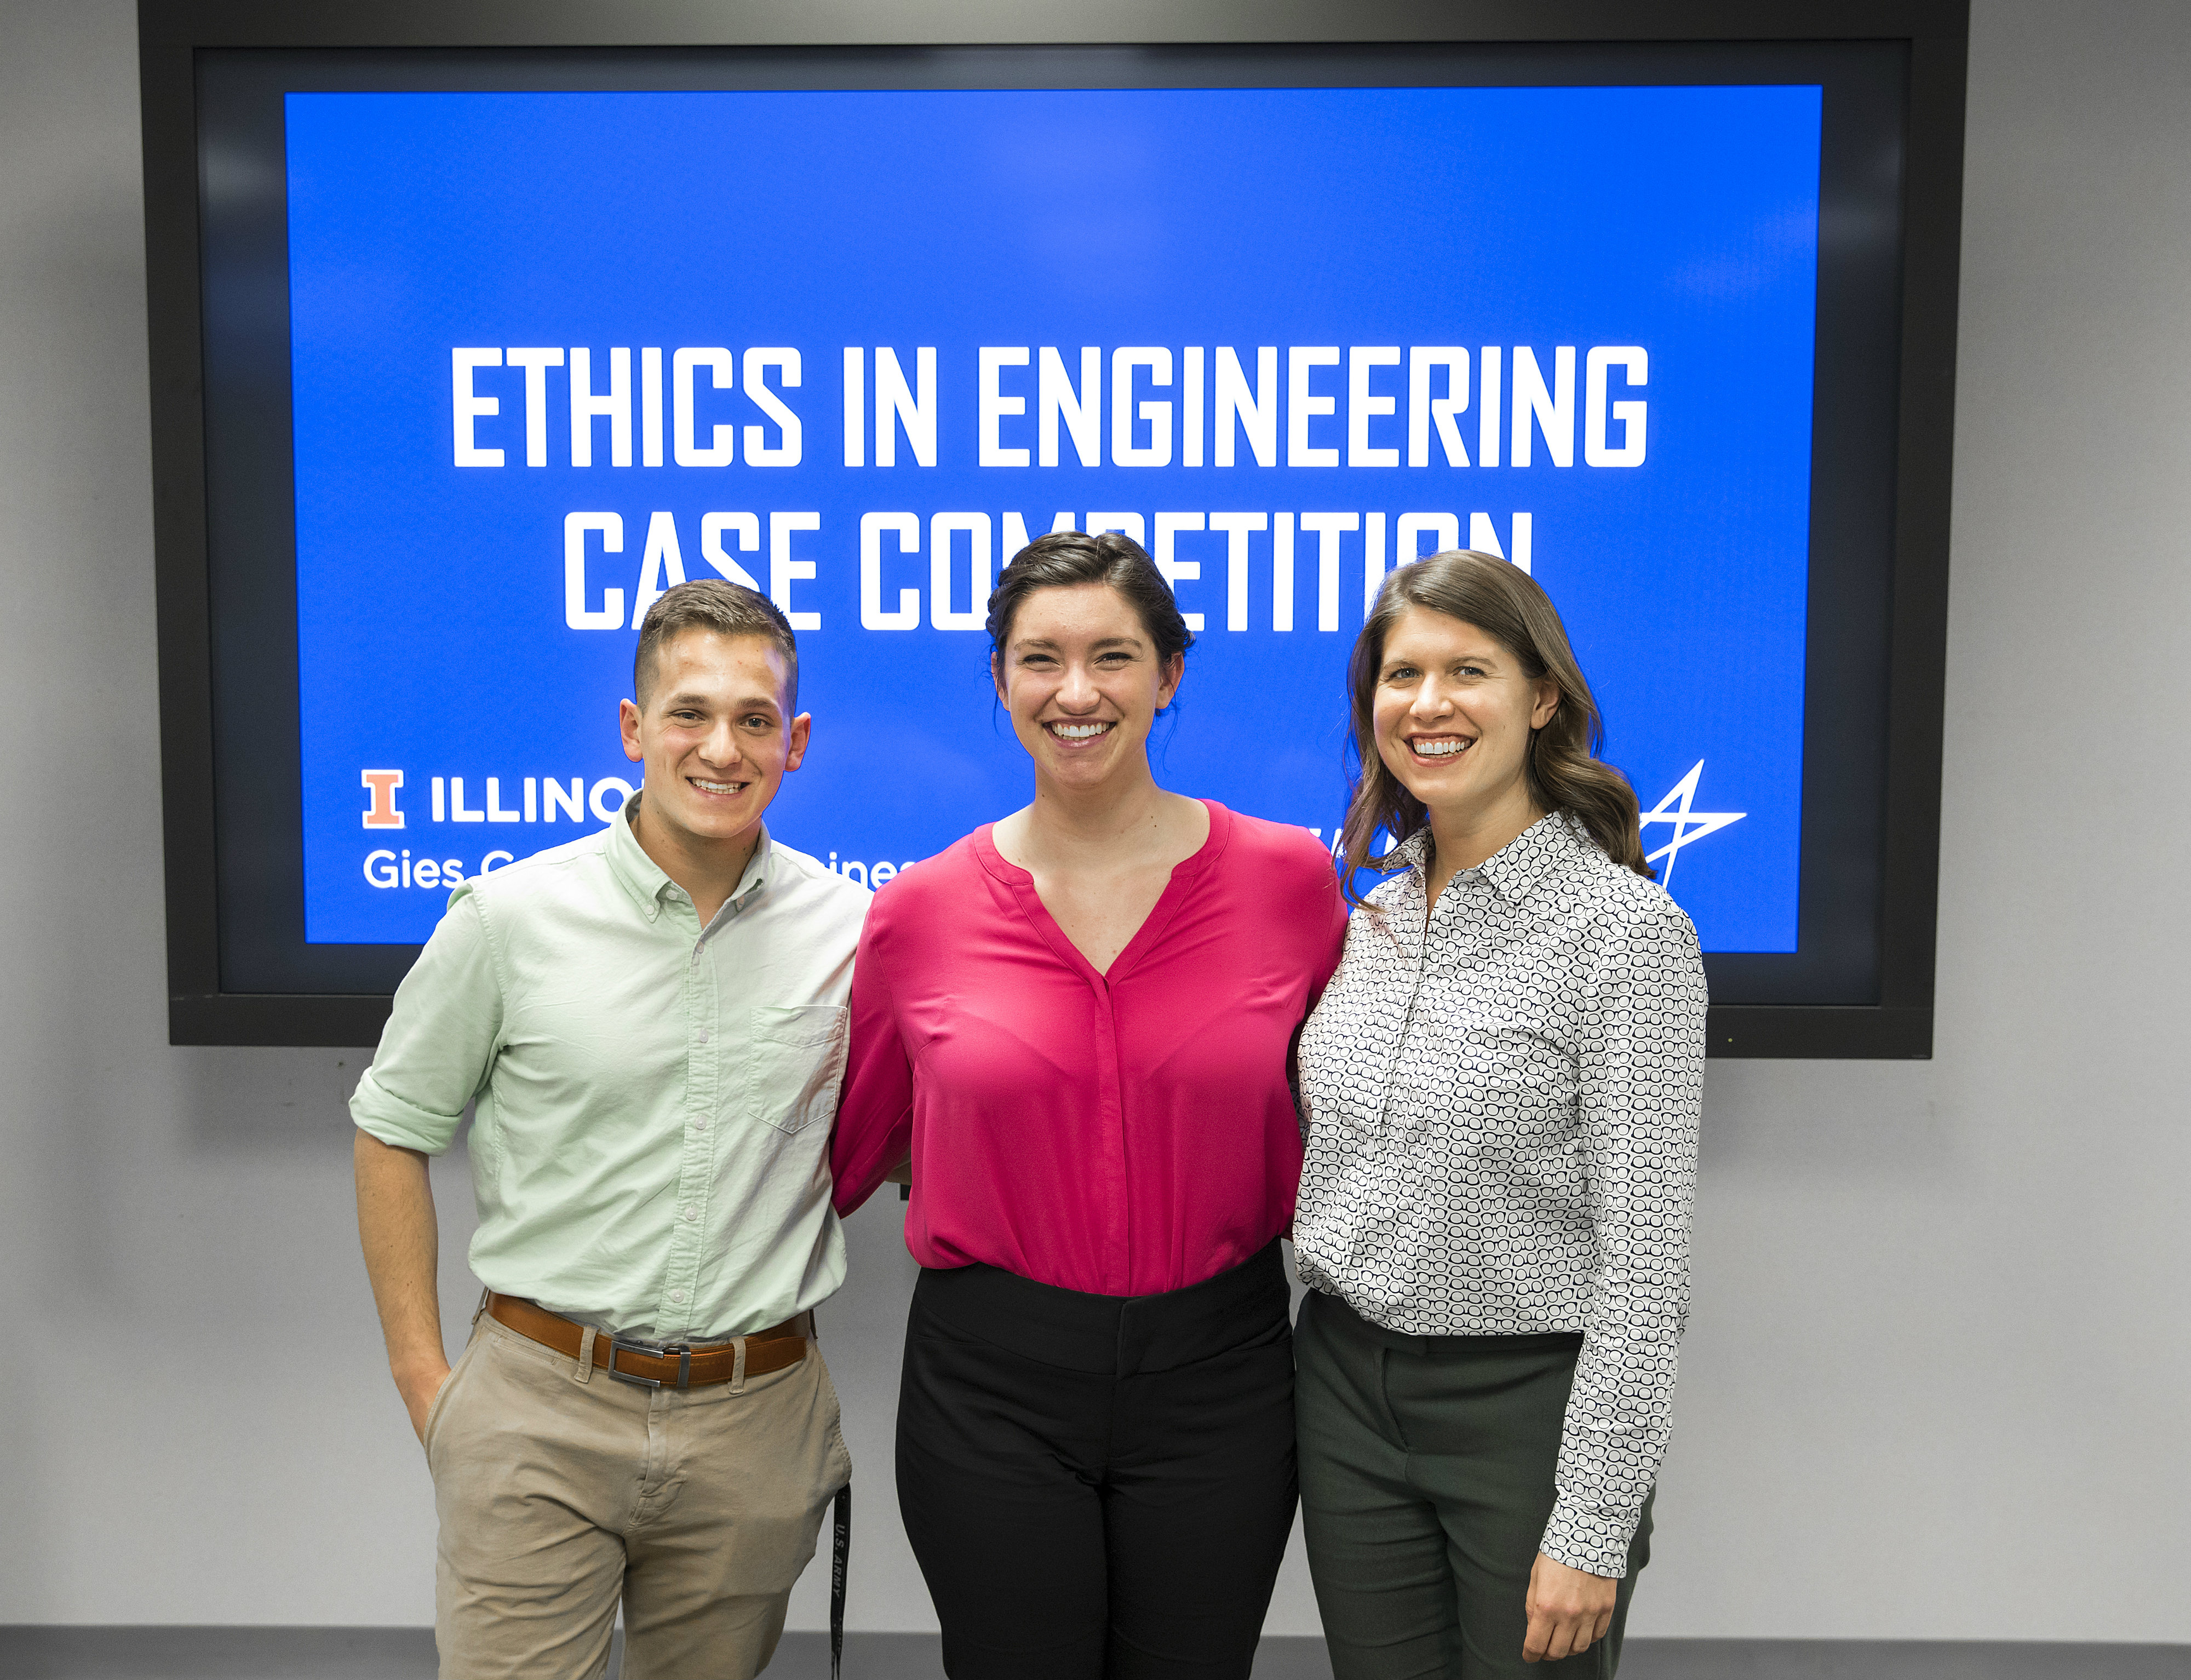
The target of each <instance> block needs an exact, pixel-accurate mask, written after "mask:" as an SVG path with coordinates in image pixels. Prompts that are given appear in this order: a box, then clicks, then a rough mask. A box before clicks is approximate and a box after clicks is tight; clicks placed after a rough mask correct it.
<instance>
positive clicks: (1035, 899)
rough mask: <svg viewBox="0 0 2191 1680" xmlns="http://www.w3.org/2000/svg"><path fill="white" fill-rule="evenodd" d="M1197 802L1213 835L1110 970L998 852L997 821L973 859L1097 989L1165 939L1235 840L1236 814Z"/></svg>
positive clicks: (976, 836) (1183, 865)
mask: <svg viewBox="0 0 2191 1680" xmlns="http://www.w3.org/2000/svg"><path fill="white" fill-rule="evenodd" d="M1199 803H1200V804H1201V806H1203V808H1204V810H1206V811H1207V812H1209V834H1206V835H1204V837H1203V841H1202V844H1201V845H1200V846H1198V847H1197V848H1196V849H1195V850H1194V851H1193V852H1192V854H1191V855H1190V856H1188V857H1182V858H1181V859H1180V861H1179V862H1178V863H1175V864H1173V865H1172V866H1171V879H1170V880H1168V881H1166V882H1165V883H1164V891H1162V892H1160V893H1158V895H1157V902H1156V903H1154V904H1152V906H1150V908H1149V913H1148V914H1147V915H1146V916H1144V917H1142V918H1141V925H1140V926H1139V927H1137V928H1135V930H1134V937H1132V938H1130V939H1129V940H1128V941H1127V942H1126V943H1125V944H1124V946H1123V947H1122V948H1120V949H1119V952H1118V955H1117V956H1115V957H1113V958H1112V959H1111V966H1110V967H1109V968H1107V969H1099V968H1097V967H1096V965H1095V964H1094V963H1091V962H1090V961H1089V960H1088V957H1087V954H1086V953H1085V952H1084V951H1083V950H1082V949H1081V948H1079V947H1078V945H1076V944H1074V943H1073V942H1072V940H1070V939H1068V938H1067V937H1066V934H1065V930H1064V929H1063V928H1061V927H1060V926H1059V925H1057V918H1056V917H1055V916H1053V915H1051V914H1050V906H1048V905H1047V904H1045V903H1043V902H1042V895H1041V894H1040V893H1039V892H1038V891H1035V886H1034V876H1033V874H1032V873H1031V872H1029V871H1028V870H1026V869H1022V868H1021V867H1020V866H1019V865H1018V864H1016V863H1013V862H1012V861H1011V860H1010V858H1008V857H1005V856H1004V853H1003V852H1001V851H998V850H997V841H996V836H995V834H994V832H993V831H994V829H996V826H997V825H996V824H995V823H983V824H982V826H981V827H980V828H978V829H975V830H974V833H973V836H972V838H973V842H974V856H975V857H976V858H977V859H979V860H980V862H981V865H982V868H983V869H985V870H987V872H988V874H989V875H990V876H991V877H992V878H993V880H998V881H999V882H1001V883H1002V884H1003V885H1004V886H1006V887H1007V888H1009V889H1010V891H1011V894H1012V897H1013V898H1014V899H1015V900H1016V901H1017V903H1018V904H1019V907H1020V913H1021V914H1022V915H1024V916H1025V917H1026V918H1027V921H1028V923H1029V925H1032V926H1033V929H1034V931H1036V932H1037V933H1039V935H1041V936H1042V940H1043V943H1044V944H1046V945H1048V946H1049V947H1050V949H1051V951H1052V952H1053V953H1054V954H1056V957H1057V959H1058V960H1059V961H1061V962H1062V963H1063V964H1065V965H1066V966H1067V967H1068V968H1071V969H1073V970H1074V971H1076V972H1078V974H1080V975H1081V976H1082V977H1084V978H1085V979H1087V980H1088V981H1090V982H1091V983H1093V984H1094V985H1096V986H1097V987H1099V988H1100V987H1107V986H1111V985H1114V984H1116V983H1117V982H1118V981H1119V980H1121V979H1123V978H1124V977H1125V976H1126V975H1128V974H1129V973H1130V972H1132V971H1133V969H1134V967H1135V965H1136V964H1138V963H1139V962H1140V961H1141V959H1142V957H1143V956H1145V955H1146V954H1147V952H1148V949H1149V948H1150V947H1151V946H1152V945H1154V944H1155V943H1157V941H1158V939H1160V938H1162V937H1164V929H1165V927H1166V926H1167V925H1169V923H1170V921H1171V920H1172V917H1173V916H1174V915H1175V914H1177V913H1178V910H1179V907H1180V905H1181V904H1182V903H1185V902H1186V899H1187V895H1188V894H1189V893H1191V892H1192V891H1194V888H1195V885H1196V883H1198V881H1199V880H1201V879H1202V877H1203V875H1204V874H1206V873H1207V872H1208V871H1209V868H1210V867H1211V865H1213V864H1214V863H1216V861H1217V859H1218V857H1219V856H1220V855H1221V853H1222V852H1223V851H1224V850H1225V847H1226V843H1227V842H1228V841H1230V840H1232V812H1229V811H1227V810H1226V808H1225V807H1224V806H1221V805H1220V804H1219V803H1218V802H1217V801H1216V800H1214V799H1206V800H1200V801H1199Z"/></svg>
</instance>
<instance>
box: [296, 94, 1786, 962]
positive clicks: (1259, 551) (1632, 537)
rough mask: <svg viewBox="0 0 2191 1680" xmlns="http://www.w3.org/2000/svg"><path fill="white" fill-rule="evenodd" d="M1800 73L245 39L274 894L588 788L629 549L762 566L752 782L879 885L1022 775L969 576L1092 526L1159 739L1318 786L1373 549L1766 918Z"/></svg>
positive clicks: (506, 844) (334, 884)
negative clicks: (1319, 77)
mask: <svg viewBox="0 0 2191 1680" xmlns="http://www.w3.org/2000/svg"><path fill="white" fill-rule="evenodd" d="M1819 117H1820V93H1819V89H1818V88H1816V87H1814V86H1803V85H1789V86H1777V85H1776V86H1756V87H1750V86H1744V87H1664V88H1638V87H1568V88H1556V87H1554V88H1309V89H1300V88H1283V89H1270V88H1207V89H1185V90H1162V91H1152V90H1125V91H1072V92H1066V91H1004V90H1000V91H986V92H983V91H974V92H961V91H920V92H882V93H854V92H842V93H780V92H742V93H720V92H717V93H492V94H487V93H454V94H290V95H289V96H288V97H287V169H288V216H289V229H288V235H289V253H290V286H291V292H290V302H291V333H292V343H293V379H294V397H295V459H296V488H297V601H298V632H299V707H300V717H301V723H302V754H303V763H302V770H303V790H304V791H303V810H302V813H301V817H302V823H303V837H304V891H305V903H304V911H305V927H306V937H307V938H308V939H310V940H311V941H314V942H320V943H416V942H418V941H421V940H423V939H424V938H425V937H426V936H427V934H428V933H429V932H430V931H431V930H432V928H433V926H434V924H435V921H436V920H437V919H438V918H439V917H440V915H441V910H442V908H443V905H444V903H445V900H446V896H447V892H446V890H447V887H448V886H450V885H451V884H452V883H453V882H454V881H456V880H460V879H462V878H464V877H465V876H468V875H471V874H477V873H478V872H480V871H481V870H483V869H493V868H500V867H504V866H506V865H507V864H508V863H510V862H511V861H513V860H515V859H517V858H521V857H526V856H528V855H529V854H531V853H532V852H534V851H539V850H541V849H543V848H544V847H548V846H556V845H560V844H561V843H563V842H565V841H566V840H572V839H573V838H575V837H577V836H578V835H580V834H588V833H591V832H594V831H595V830H596V829H598V828H599V827H600V825H601V824H602V823H606V822H607V821H609V820H610V819H611V817H612V816H613V815H614V814H615V813H616V812H617V809H618V808H619V806H620V805H621V803H622V801H623V799H624V798H625V796H626V795H627V794H628V793H629V791H630V789H631V788H632V787H633V786H634V785H635V783H636V782H637V780H638V769H637V766H634V765H632V764H630V763H629V762H628V761H627V760H625V759H624V757H623V751H622V749H621V747H620V744H619V742H618V738H617V701H618V700H619V699H621V698H623V697H625V696H627V695H628V694H629V693H630V692H631V675H630V673H631V658H632V652H633V649H634V646H635V641H636V636H637V629H638V625H639V621H640V618H641V616H642V615H643V614H644V612H646V607H647V605H648V603H649V602H650V601H652V600H653V599H654V598H655V597H656V596H657V595H658V594H659V593H660V592H661V591H662V590H663V589H666V588H668V587H669V585H670V584H674V583H676V582H678V581H680V580H681V579H685V578H701V577H712V576H722V577H726V578H731V579H732V580H734V581H737V582H740V583H749V584H752V585H753V586H754V587H755V588H757V589H761V590H763V591H765V592H766V593H767V594H769V595H771V597H772V598H773V599H774V600H775V601H777V603H778V605H780V606H781V607H783V609H784V610H785V612H788V614H789V615H790V618H791V622H792V624H793V625H794V628H795V629H796V631H797V633H798V636H799V641H800V661H801V672H802V682H803V686H802V688H801V697H800V698H801V705H802V709H806V710H809V711H811V713H812V714H813V717H814V731H813V744H812V748H811V752H810V753H809V755H808V757H807V760H806V763H805V766H804V767H803V768H801V769H800V771H798V772H796V773H795V774H794V775H792V776H791V777H788V779H787V781H786V783H785V785H784V789H783V793H782V794H781V795H780V796H779V798H778V800H777V804H776V806H774V808H773V809H772V810H771V813H770V817H769V823H770V828H771V832H773V833H774V834H776V835H777V837H778V838H779V839H781V840H783V841H784V842H786V843H787V844H789V845H792V846H798V847H800V849H802V850H804V851H810V852H812V853H813V854H815V855H816V856H817V857H821V858H822V859H824V860H825V861H827V862H828V863H830V864H831V865H832V866H833V867H834V868H839V869H840V870H843V871H845V872H846V873H848V874H851V875H852V876H853V877H854V878H855V879H859V880H865V881H867V882H868V883H869V884H871V885H879V884H881V883H883V882H885V881H887V880H891V879H892V878H893V877H894V876H895V874H896V873H897V872H899V871H901V870H902V869H903V868H906V867H907V866H908V864H909V863H913V862H915V861H917V860H919V859H920V858H923V857H930V856H931V855H933V854H934V853H936V852H937V851H941V850H942V848H944V847H945V846H948V845H949V844H950V843H951V842H952V841H953V840H955V839H957V838H958V837H959V835H961V834H965V832H967V831H968V830H969V829H973V828H975V827H976V826H978V825H979V824H981V823H985V822H989V821H993V820H994V819H995V818H997V817H1001V816H1003V815H1004V814H1005V813H1007V812H1010V811H1013V810H1015V809H1016V808H1018V807H1019V806H1022V805H1023V804H1025V803H1026V802H1027V800H1028V798H1029V797H1030V796H1031V793H1032V777H1031V775H1030V772H1029V770H1028V767H1027V760H1026V759H1025V756H1024V755H1023V754H1022V751H1021V749H1020V748H1019V746H1018V744H1017V743H1016V740H1015V739H1014V737H1013V736H1012V734H1011V731H1010V726H1009V723H1008V721H1007V720H1004V718H1003V717H1002V716H1001V715H1000V714H999V711H998V709H997V708H996V706H995V703H994V698H993V692H992V689H991V686H990V682H989V678H988V669H987V656H988V645H987V638H986V636H985V635H983V633H982V620H983V616H984V604H985V601H986V597H987V593H988V589H989V587H990V584H991V583H992V581H993V578H994V577H995V575H996V572H997V571H998V570H999V568H1000V567H1002V565H1003V564H1004V562H1005V561H1008V560H1009V559H1010V557H1011V555H1013V553H1014V552H1015V551H1016V550H1017V549H1018V548H1019V547H1020V546H1021V545H1022V544H1023V543H1025V542H1026V541H1027V539H1028V538H1031V537H1033V536H1039V535H1040V534H1042V533H1043V532H1047V531H1050V530H1053V529H1059V528H1078V529H1087V530H1095V529H1105V528H1107V529H1113V530H1122V531H1125V532H1130V534H1131V535H1133V536H1134V537H1135V538H1137V539H1139V540H1140V541H1141V543H1142V544H1143V545H1144V546H1145V547H1147V550H1149V552H1150V553H1151V555H1153V556H1154V558H1155V560H1156V561H1157V563H1158V566H1159V567H1162V568H1163V569H1164V572H1165V573H1166V575H1167V576H1168V577H1169V578H1170V579H1171V580H1172V583H1173V586H1174V589H1175V593H1176V595H1177V597H1178V600H1179V602H1180V606H1181V609H1182V610H1183V611H1184V612H1186V613H1187V620H1188V623H1189V624H1190V626H1191V627H1192V628H1193V629H1195V631H1196V633H1197V635H1198V641H1197V644H1196V646H1195V647H1194V648H1193V650H1192V652H1190V653H1189V654H1188V656H1187V681H1186V683H1185V686H1184V687H1183V688H1182V690H1181V698H1180V701H1179V703H1178V705H1177V706H1176V708H1175V712H1174V714H1173V715H1170V716H1169V718H1167V719H1165V720H1160V722H1159V724H1158V729H1157V732H1156V733H1155V734H1154V736H1153V737H1152V756H1153V759H1154V762H1155V766H1156V770H1157V775H1158V780H1159V781H1160V782H1161V783H1164V785H1165V786H1167V787H1169V788H1172V789H1177V790H1178V791H1180V792H1182V793H1187V794H1198V795H1204V796H1207V797H1212V798H1215V799H1217V800H1221V801H1223V802H1224V803H1225V804H1226V805H1227V806H1231V807H1232V808H1233V809H1235V810H1238V811H1242V812H1249V813H1251V814H1253V815H1255V816H1258V817H1267V818H1270V819H1272V820H1273V821H1277V822H1282V823H1293V824H1297V825H1298V826H1300V827H1301V828H1303V829H1306V830H1308V831H1310V832H1311V833H1312V834H1315V835H1317V837H1318V839H1319V840H1322V841H1323V843H1324V844H1325V845H1326V846H1331V845H1332V844H1333V843H1334V842H1335V839H1336V835H1337V829H1338V824H1339V823H1340V819H1341V817H1343V815H1344V812H1345V804H1346V781H1345V771H1344V765H1343V760H1342V748H1343V743H1344V741H1345V738H1346V695H1345V692H1344V680H1343V678H1344V671H1345V667H1346V658H1347V654H1348V652H1349V650H1350V648H1351V647H1352V642H1353V640H1354V636H1355V635H1356V632H1357V630H1358V629H1359V628H1360V626H1361V624H1362V618H1363V606H1364V602H1365V601H1366V600H1367V599H1369V597H1371V596H1372V595H1374V592H1375V590H1376V589H1377V587H1378V584H1379V583H1380V579H1381V578H1383V577H1384V576H1385V575H1386V572H1389V571H1390V570H1391V568H1392V567H1396V566H1399V565H1404V564H1405V563H1407V562H1408V561H1410V560H1412V559H1414V558H1417V557H1419V556H1420V555H1428V554H1431V553H1433V552H1436V551H1437V550H1441V549H1448V548H1455V547H1472V548H1476V549H1479V550H1487V551H1489V552H1492V553H1495V554H1498V555H1500V556H1501V557H1503V558H1505V560H1507V561H1510V562H1511V563H1512V564H1514V565H1516V566H1519V567H1525V568H1527V569H1528V571H1529V572H1531V573H1532V574H1533V575H1534V577H1535V578H1537V580H1538V581H1539V583H1541V584H1543V585H1544V586H1545V589H1546V590H1547V591H1549V593H1550V594H1551V597H1552V600H1553V601H1555V602H1556V604H1557V606H1558V607H1559V609H1560V611H1561V612H1562V616H1563V617H1564V618H1565V620H1566V623H1567V626H1568V632H1569V634H1570V635H1571V636H1572V638H1573V640H1574V646H1575V649H1576V652H1577V653H1578V655H1579V658H1580V660H1581V663H1582V665H1583V669H1584V670H1585V673H1586V674H1587V675H1589V677H1590V680H1591V684H1592V686H1593V687H1594V688H1595V690H1596V695H1597V698H1598V700H1599V703H1600V705H1601V707H1602V710H1603V713H1604V715H1605V719H1606V724H1607V738H1606V744H1605V756H1606V757H1607V759H1608V760H1610V761H1611V762H1612V763H1613V764H1615V765H1617V766H1619V768H1620V769H1621V770H1622V771H1624V772H1625V773H1626V774H1627V776H1628V777H1629V778H1630V781H1631V782H1633V783H1634V784H1635V786H1636V792H1637V794H1639V796H1640V798H1641V800H1642V808H1643V812H1644V829H1643V839H1644V846H1645V848H1646V850H1647V851H1648V852H1650V853H1652V854H1653V858H1654V862H1655V863H1656V866H1657V868H1659V872H1660V874H1661V877H1662V879H1664V880H1665V882H1666V884H1667V886H1668V889H1669V890H1670V891H1671V892H1672V893H1673V895H1674V897H1676V899H1677V900H1679V901H1680V902H1681V903H1682V905H1683V906H1684V907H1685V908H1687V910H1688V912H1689V914H1691V915H1692V916H1693V918H1694V919H1695V921H1696V924H1697V926H1698V928H1699V932H1700V933H1701V935H1702V937H1703V941H1704V948H1705V949H1707V950H1710V951H1761V952H1762V951H1792V950H1794V949H1795V938H1796V903H1797V885H1798V872H1799V866H1800V863H1801V857H1800V840H1801V783H1802V767H1803V766H1802V739H1803V704H1802V703H1803V685H1804V633H1805V625H1804V606H1805V596H1806V590H1807V576H1808V534H1807V533H1808V523H1809V484H1810V471H1811V402H1812V372H1813V365H1812V358H1813V320H1814V316H1815V308H1816V290H1817V287H1816V276H1817V253H1818V148H1819Z"/></svg>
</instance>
